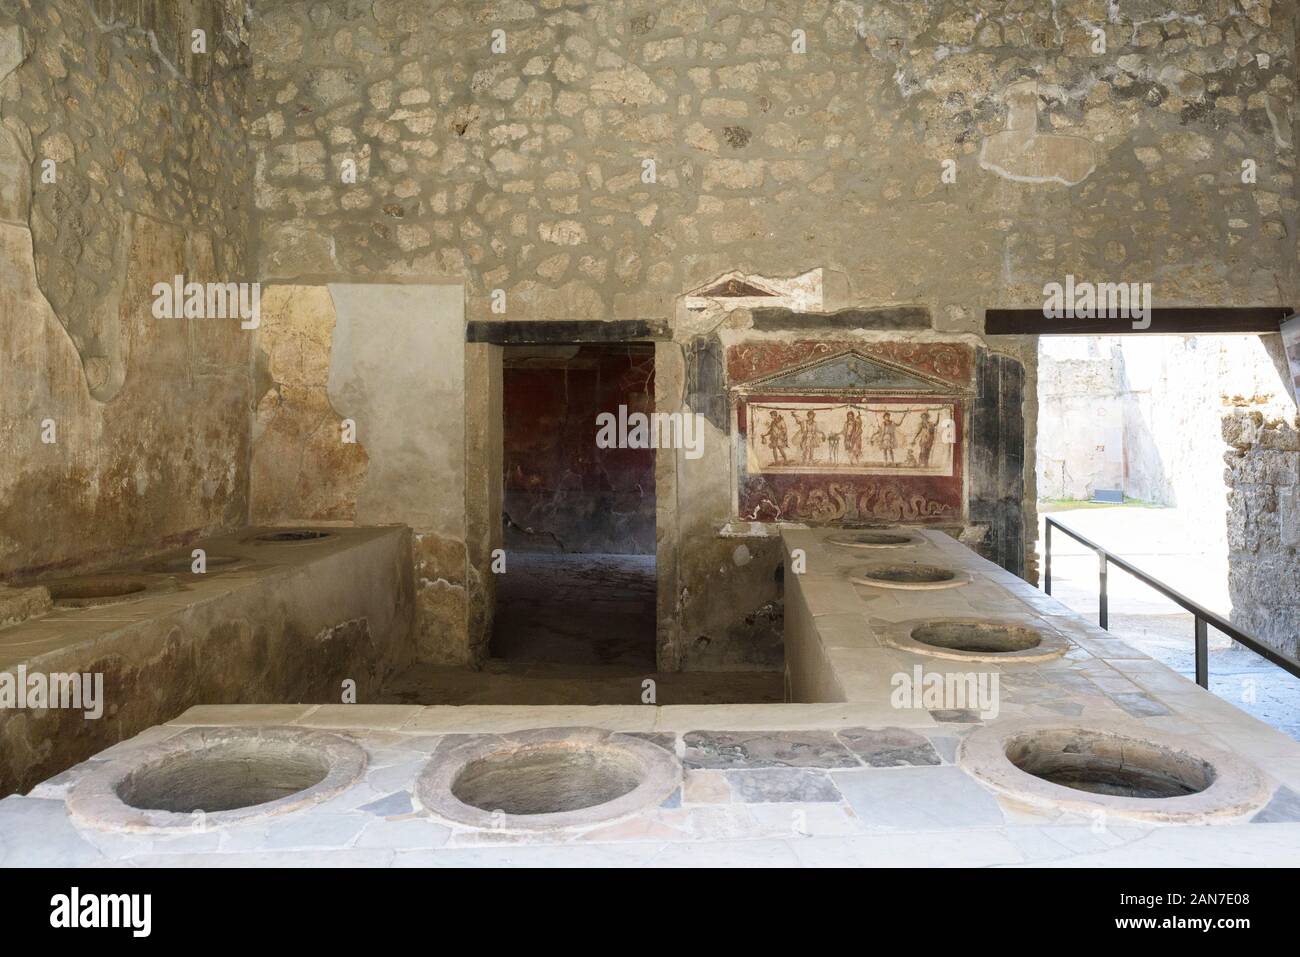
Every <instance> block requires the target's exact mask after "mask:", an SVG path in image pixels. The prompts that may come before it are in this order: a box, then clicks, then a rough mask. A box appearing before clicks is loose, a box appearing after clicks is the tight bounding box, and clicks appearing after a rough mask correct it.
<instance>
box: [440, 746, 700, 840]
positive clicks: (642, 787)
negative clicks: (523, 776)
mask: <svg viewBox="0 0 1300 957" xmlns="http://www.w3.org/2000/svg"><path fill="white" fill-rule="evenodd" d="M549 749H563V750H569V751H582V750H600V749H604V750H610V751H617V752H618V753H619V756H620V757H623V758H629V757H630V758H632V759H633V760H634V762H635V763H636V764H637V765H638V766H639V770H640V772H641V774H640V783H639V784H637V786H636V787H634V788H633V789H632V790H631V791H629V792H628V793H627V794H624V795H622V796H620V797H617V798H615V799H614V800H612V801H606V802H605V803H603V804H595V805H592V806H591V807H585V808H578V809H576V810H573V811H557V812H554V813H551V814H505V813H501V812H494V811H485V810H483V809H482V808H477V807H474V806H473V805H471V804H466V803H465V802H464V801H462V800H460V798H458V797H456V795H455V794H453V793H452V786H453V785H454V784H455V783H456V780H457V778H459V776H460V774H461V772H462V771H464V770H465V768H467V767H468V766H469V765H471V764H473V763H474V762H475V761H480V760H482V759H484V758H488V757H492V756H494V755H502V754H510V753H514V752H519V751H537V750H549ZM681 783H682V766H681V762H680V761H679V760H678V758H677V756H676V755H675V754H673V753H672V752H670V751H667V750H666V749H664V748H661V747H660V746H659V745H657V744H653V743H651V742H649V741H646V740H644V739H642V738H638V737H634V736H632V735H629V734H622V733H619V732H616V731H605V730H602V729H600V728H582V727H575V728H539V729H537V730H533V731H518V732H513V733H507V734H488V735H474V736H473V737H471V738H470V739H469V740H467V741H464V742H462V743H459V744H455V745H452V746H451V747H448V748H446V749H439V750H438V751H436V752H435V753H434V755H433V757H432V758H431V759H430V760H429V763H428V764H426V765H425V767H424V769H423V770H422V771H421V772H420V775H419V777H418V778H417V780H416V783H415V803H416V805H417V806H418V807H420V808H423V809H424V810H425V811H428V812H429V813H430V814H433V815H435V816H437V817H441V818H443V819H445V820H447V821H450V822H452V823H454V824H459V825H463V826H466V827H473V828H478V829H481V830H487V831H556V830H564V829H570V828H582V827H588V826H591V825H596V824H608V823H611V822H614V821H618V820H621V819H623V818H626V817H631V816H632V815H634V814H638V813H640V812H641V811H644V810H647V809H651V808H655V807H658V806H659V805H660V804H662V803H663V802H664V801H666V800H667V799H668V798H669V797H671V796H672V794H673V793H674V792H675V791H676V790H677V789H678V788H680V787H681Z"/></svg>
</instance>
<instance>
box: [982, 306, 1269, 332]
mask: <svg viewBox="0 0 1300 957" xmlns="http://www.w3.org/2000/svg"><path fill="white" fill-rule="evenodd" d="M1293 314H1294V310H1292V309H1289V308H1286V307H1284V306H1214V307H1181V306H1175V307H1172V308H1167V309H1152V310H1151V326H1150V328H1147V329H1134V328H1133V320H1132V319H1049V318H1047V317H1046V316H1044V315H1043V310H1042V309H986V310H985V311H984V333H985V335H989V336H1123V335H1157V336H1159V335H1179V336H1187V335H1215V334H1220V335H1230V334H1234V333H1236V334H1254V335H1258V334H1260V333H1265V332H1277V331H1278V327H1279V326H1280V325H1281V323H1282V320H1284V319H1286V318H1288V317H1290V316H1291V315H1293Z"/></svg>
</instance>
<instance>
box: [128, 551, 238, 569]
mask: <svg viewBox="0 0 1300 957" xmlns="http://www.w3.org/2000/svg"><path fill="white" fill-rule="evenodd" d="M239 560H240V559H239V558H238V556H235V555H209V556H207V558H205V559H204V563H205V567H206V568H209V569H212V568H220V567H221V566H223V565H233V564H235V563H236V562H238V561H239ZM149 567H150V568H154V569H157V570H158V571H160V572H191V571H192V570H193V568H194V559H192V558H169V559H167V560H166V561H161V562H158V563H157V564H155V565H151V566H149Z"/></svg>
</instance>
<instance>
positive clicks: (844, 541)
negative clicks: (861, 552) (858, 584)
mask: <svg viewBox="0 0 1300 957" xmlns="http://www.w3.org/2000/svg"><path fill="white" fill-rule="evenodd" d="M826 541H827V542H829V543H830V544H832V545H839V546H840V547H842V548H902V547H904V546H907V545H915V544H917V543H918V542H919V541H920V539H918V538H917V537H916V536H915V535H907V534H905V533H900V532H837V533H836V534H834V535H830V536H828V537H827V539H826Z"/></svg>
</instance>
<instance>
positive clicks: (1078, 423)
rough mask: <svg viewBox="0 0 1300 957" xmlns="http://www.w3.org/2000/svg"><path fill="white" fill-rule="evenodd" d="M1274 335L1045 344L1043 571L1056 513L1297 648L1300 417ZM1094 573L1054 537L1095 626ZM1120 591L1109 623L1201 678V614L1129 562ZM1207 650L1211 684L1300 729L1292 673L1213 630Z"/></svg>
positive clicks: (1266, 638)
mask: <svg viewBox="0 0 1300 957" xmlns="http://www.w3.org/2000/svg"><path fill="white" fill-rule="evenodd" d="M1277 340H1278V337H1276V336H1265V337H1260V336H1245V335H1198V336H1173V335H1169V336H1077V337H1076V336H1059V337H1044V338H1043V339H1041V340H1040V341H1039V368H1038V403H1039V424H1038V448H1037V459H1036V468H1037V478H1038V513H1039V523H1040V527H1039V550H1040V557H1039V567H1040V568H1041V567H1042V554H1041V552H1042V547H1043V540H1044V530H1043V527H1042V522H1043V519H1044V518H1046V517H1048V516H1050V517H1052V518H1054V519H1056V520H1057V521H1059V522H1061V523H1062V524H1063V525H1065V526H1067V527H1069V528H1071V529H1073V530H1074V531H1076V532H1078V533H1080V534H1082V535H1083V536H1084V537H1086V538H1088V539H1090V540H1092V541H1094V542H1096V543H1097V544H1099V545H1101V546H1102V547H1104V548H1107V549H1110V550H1111V551H1112V552H1114V553H1115V554H1117V555H1120V556H1122V557H1124V558H1126V559H1128V560H1129V561H1131V562H1132V563H1133V564H1134V565H1136V566H1137V567H1138V568H1140V569H1142V570H1143V571H1145V572H1147V573H1149V574H1151V575H1153V576H1155V577H1156V578H1157V579H1160V580H1161V581H1164V582H1165V583H1166V584H1168V585H1170V586H1172V587H1173V588H1174V589H1176V590H1178V591H1180V592H1182V593H1183V594H1185V595H1188V596H1191V597H1193V598H1194V599H1195V600H1196V601H1198V602H1200V603H1201V604H1203V605H1205V606H1206V607H1207V608H1210V609H1211V610H1213V611H1216V612H1218V613H1220V614H1222V615H1225V616H1228V617H1230V619H1231V620H1232V622H1233V623H1234V624H1236V625H1237V626H1238V627H1240V628H1242V630H1244V631H1246V632H1248V633H1250V634H1252V635H1254V636H1255V637H1256V638H1258V639H1259V640H1261V641H1263V642H1265V643H1266V644H1270V645H1272V646H1274V647H1276V648H1278V649H1279V650H1281V651H1284V652H1286V653H1287V654H1295V651H1296V648H1297V641H1300V600H1293V599H1290V598H1286V597H1283V596H1282V595H1281V593H1280V592H1279V590H1278V589H1277V588H1276V587H1275V586H1274V584H1273V582H1274V580H1275V579H1276V570H1277V569H1278V568H1282V567H1286V566H1288V565H1289V564H1290V563H1292V562H1294V560H1295V554H1296V547H1297V546H1298V545H1300V524H1297V523H1300V510H1296V509H1295V508H1293V506H1292V505H1291V504H1290V503H1291V498H1290V494H1289V488H1290V487H1293V485H1294V482H1295V474H1296V468H1297V466H1296V464H1295V463H1296V462H1297V461H1300V433H1298V432H1297V428H1300V422H1298V421H1297V417H1296V405H1295V399H1294V396H1293V394H1292V392H1291V390H1290V388H1289V384H1288V381H1287V375H1286V370H1287V366H1286V362H1285V356H1284V355H1283V354H1282V353H1281V351H1280V342H1278V341H1277ZM1292 450H1296V451H1292ZM1292 513H1294V514H1292ZM1292 524H1297V527H1296V529H1295V531H1289V530H1288V527H1289V526H1290V525H1292ZM1097 576H1098V572H1097V559H1096V556H1095V554H1094V553H1093V552H1092V551H1091V550H1089V549H1086V548H1085V547H1084V546H1082V545H1079V544H1078V543H1076V542H1073V541H1071V540H1070V539H1069V538H1068V537H1066V536H1064V535H1058V536H1056V537H1055V538H1054V539H1053V545H1052V593H1053V596H1054V597H1056V598H1058V599H1059V600H1061V601H1062V602H1063V603H1064V604H1066V605H1067V606H1068V607H1070V608H1071V610H1073V611H1075V612H1078V613H1079V614H1081V615H1083V616H1085V617H1087V618H1090V619H1092V620H1093V621H1094V622H1095V621H1097V616H1098V577H1097ZM1108 591H1109V596H1110V597H1109V601H1110V614H1109V627H1110V630H1111V632H1113V633H1114V634H1115V635H1116V636H1118V637H1120V638H1123V639H1124V640H1125V641H1127V642H1128V643H1129V644H1130V645H1133V646H1134V647H1136V648H1137V649H1139V650H1140V651H1143V652H1145V653H1146V654H1148V655H1150V656H1151V657H1153V658H1156V659H1158V660H1160V661H1162V662H1163V663H1164V664H1166V665H1167V666H1169V667H1171V668H1173V669H1174V670H1175V671H1177V672H1179V673H1180V674H1182V675H1183V676H1185V677H1188V678H1194V675H1195V659H1194V641H1193V617H1192V615H1191V614H1190V613H1188V612H1185V611H1184V610H1183V609H1182V608H1181V607H1179V606H1178V605H1176V604H1174V603H1173V602H1171V601H1169V600H1168V599H1166V598H1164V597H1163V596H1161V595H1160V594H1159V593H1158V592H1156V591H1155V590H1153V589H1151V588H1150V587H1149V586H1147V585H1145V584H1143V583H1142V582H1140V581H1139V580H1137V579H1135V578H1133V577H1132V576H1129V575H1127V574H1125V573H1123V572H1122V571H1119V570H1113V572H1112V574H1111V575H1110V576H1109V588H1108ZM1209 647H1210V658H1209V676H1210V690H1211V691H1213V692H1214V693H1215V694H1217V695H1219V696H1220V697H1222V698H1224V699H1225V700H1227V701H1230V702H1231V703H1233V704H1234V705H1236V706H1237V707H1239V708H1241V709H1242V710H1244V711H1247V712H1249V713H1251V714H1253V715H1254V716H1255V717H1257V718H1259V719H1260V720H1262V721H1264V722H1266V723H1269V724H1272V725H1273V726H1274V727H1277V728H1279V729H1280V730H1282V731H1284V732H1285V733H1287V734H1290V735H1291V736H1292V737H1296V738H1300V718H1297V715H1298V714H1300V684H1298V683H1297V682H1296V680H1295V678H1293V677H1292V676H1291V675H1289V674H1287V673H1286V672H1285V671H1283V670H1282V669H1280V668H1277V667H1275V666H1273V665H1272V664H1270V663H1268V662H1267V661H1265V660H1264V659H1263V658H1261V657H1259V656H1258V655H1256V654H1254V653H1253V652H1251V651H1250V650H1249V649H1246V648H1245V647H1243V646H1240V645H1238V644H1236V643H1235V642H1233V641H1232V640H1231V639H1230V638H1228V637H1227V636H1226V635H1223V634H1220V633H1219V632H1218V631H1217V630H1215V629H1214V628H1213V627H1212V626H1211V627H1210V629H1209Z"/></svg>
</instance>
